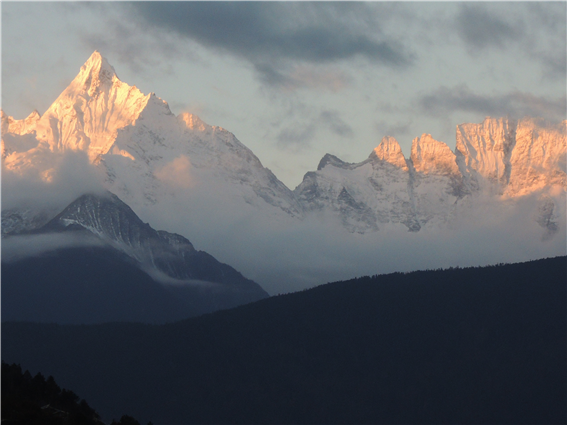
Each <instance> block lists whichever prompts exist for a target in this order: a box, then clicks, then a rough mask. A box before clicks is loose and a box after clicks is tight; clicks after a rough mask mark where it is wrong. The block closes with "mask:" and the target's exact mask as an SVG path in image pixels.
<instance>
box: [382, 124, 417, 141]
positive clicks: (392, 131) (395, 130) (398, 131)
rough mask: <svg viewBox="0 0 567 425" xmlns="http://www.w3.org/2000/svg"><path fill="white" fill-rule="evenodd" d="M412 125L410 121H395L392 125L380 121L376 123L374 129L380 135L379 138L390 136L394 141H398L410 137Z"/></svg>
mask: <svg viewBox="0 0 567 425" xmlns="http://www.w3.org/2000/svg"><path fill="white" fill-rule="evenodd" d="M412 124H413V122H412V120H407V121H396V122H394V123H391V122H387V121H384V120H380V121H379V122H377V123H376V125H375V127H376V130H377V131H378V134H380V135H381V136H392V137H394V138H396V139H399V138H401V137H402V136H408V135H410V132H411V130H412Z"/></svg>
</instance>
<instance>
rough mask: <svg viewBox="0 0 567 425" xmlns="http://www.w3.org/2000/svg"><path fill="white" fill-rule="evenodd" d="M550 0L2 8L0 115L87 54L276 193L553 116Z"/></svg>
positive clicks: (561, 74) (54, 84)
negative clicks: (222, 137) (416, 141)
mask: <svg viewBox="0 0 567 425" xmlns="http://www.w3.org/2000/svg"><path fill="white" fill-rule="evenodd" d="M566 6H567V3H565V2H556V3H552V2H534V3H528V2H521V3H512V2H492V3H490V2H482V3H462V2H460V3H451V2H443V3H426V2H419V3H409V2H403V3H402V2H389V3H385V2H365V3H358V2H347V3H340V2H332V3H326V2H317V3H306V2H297V3H291V2H284V3H281V2H253V3H245V2H231V3H224V2H203V3H201V2H157V3H153V2H139V3H125V2H121V3H117V2H96V3H86V2H66V3H46V2H45V3H43V2H42V3H33V2H2V5H1V7H2V108H3V110H4V111H5V112H6V113H7V114H9V115H12V116H14V117H15V118H24V117H25V116H27V115H28V114H29V113H30V112H31V111H33V109H37V110H38V111H39V112H40V113H43V112H45V110H46V109H47V108H48V107H49V105H50V104H51V103H52V102H53V101H54V100H55V98H56V97H57V96H58V95H59V93H60V92H61V91H62V90H63V89H64V88H65V87H66V86H67V85H68V84H69V82H70V81H71V80H72V79H73V78H74V77H75V75H76V74H77V73H78V72H79V68H80V67H81V65H82V64H83V63H84V62H85V61H86V60H87V59H88V58H89V56H90V55H91V54H92V52H93V51H94V50H99V51H100V52H101V53H102V55H103V56H105V57H106V58H107V59H108V61H109V62H110V63H111V64H112V65H113V66H114V68H115V70H116V72H117V74H118V76H119V77H120V79H121V80H123V81H125V82H126V83H128V84H130V85H136V86H137V87H139V88H140V90H142V92H144V93H149V92H155V93H156V94H157V95H158V96H159V97H161V98H162V99H164V100H166V101H167V102H168V103H169V105H170V108H171V109H172V111H173V112H174V113H175V114H179V113H181V112H184V111H189V112H193V113H195V114H197V115H198V116H200V117H201V118H202V119H203V120H204V121H205V122H207V123H209V124H211V125H218V126H221V127H224V128H226V129H227V130H229V131H231V132H233V133H234V134H235V135H236V137H237V138H238V139H239V140H240V141H241V142H243V143H244V144H245V145H246V146H248V147H249V148H250V149H252V151H253V152H254V153H255V154H256V155H257V156H258V157H259V158H260V160H261V161H262V163H263V164H264V166H266V167H268V168H270V169H271V170H272V171H273V172H274V173H275V174H276V175H277V176H278V177H279V178H280V179H281V180H282V181H283V182H284V183H285V184H287V185H288V186H289V187H290V188H291V189H293V188H295V186H296V185H298V184H299V183H300V182H301V180H302V177H303V175H304V174H305V172H307V171H310V170H314V169H315V168H316V167H317V164H318V162H319V160H320V159H321V158H322V157H323V155H324V154H325V153H332V154H334V155H336V156H338V157H339V158H341V159H343V160H345V161H348V162H360V161H362V160H364V159H365V158H366V157H367V156H368V155H369V154H370V152H371V151H372V149H373V148H374V147H376V146H377V145H378V143H379V142H380V140H381V138H382V137H383V136H385V135H390V136H394V137H395V138H396V139H398V141H399V142H400V144H401V145H402V149H403V151H404V154H405V155H406V156H409V154H410V146H411V140H412V139H413V138H415V137H417V136H420V135H421V134H422V133H430V134H432V136H433V137H434V138H436V139H437V140H441V141H444V142H445V143H447V144H448V145H449V146H450V147H451V149H453V148H454V146H455V126H456V125H457V124H460V123H462V122H481V121H482V119H483V118H484V117H485V116H506V115H510V116H513V117H521V116H525V115H531V116H541V117H544V118H547V119H549V120H552V121H559V120H561V119H565V108H566V106H565V102H566V29H565V28H566V20H567V15H566Z"/></svg>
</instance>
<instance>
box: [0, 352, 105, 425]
mask: <svg viewBox="0 0 567 425" xmlns="http://www.w3.org/2000/svg"><path fill="white" fill-rule="evenodd" d="M99 419H100V418H99V415H98V414H97V413H96V412H95V411H94V410H93V409H92V408H91V407H89V405H88V404H87V402H86V401H85V400H80V399H79V397H78V396H77V395H76V394H75V393H74V392H73V391H69V390H65V389H61V388H59V386H58V385H57V384H56V383H55V380H54V379H53V377H52V376H49V377H48V378H47V379H45V377H44V376H43V375H42V374H41V373H38V374H37V375H35V376H34V377H32V376H31V374H30V373H29V371H27V370H26V371H25V372H24V373H22V368H21V367H20V365H16V364H12V365H8V364H7V363H4V362H2V423H7V424H25V425H34V424H38V425H40V424H41V425H43V424H45V425H50V424H53V425H55V424H57V425H59V424H61V425H63V424H85V425H90V424H93V425H94V424H102V422H101V421H100V420H99Z"/></svg>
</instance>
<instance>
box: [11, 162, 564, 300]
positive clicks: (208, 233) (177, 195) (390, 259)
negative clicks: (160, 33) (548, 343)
mask: <svg viewBox="0 0 567 425" xmlns="http://www.w3.org/2000/svg"><path fill="white" fill-rule="evenodd" d="M65 155H66V156H65V157H64V158H63V157H62V158H61V159H60V162H58V163H57V164H58V165H57V166H56V167H54V171H53V174H52V179H51V180H50V181H49V182H46V181H44V180H42V179H41V178H40V173H38V175H37V176H36V177H35V178H29V177H20V176H17V175H16V174H14V173H10V172H8V171H6V170H3V171H2V209H3V210H5V209H8V208H12V207H21V206H22V205H23V206H26V205H27V206H31V205H33V206H35V207H45V206H48V207H50V208H52V211H53V215H55V214H56V213H57V212H59V211H61V210H62V209H63V208H64V207H66V206H67V205H68V204H69V203H71V202H72V201H73V200H74V199H76V198H77V197H79V196H80V195H81V194H83V193H85V192H92V191H99V190H102V185H101V184H100V181H101V179H100V176H99V175H98V174H97V170H96V169H95V168H94V167H93V166H92V165H90V164H89V162H88V158H86V155H84V154H81V153H68V154H65ZM177 165H179V166H178V167H177V168H176V170H177V169H179V170H181V171H184V170H185V168H187V167H184V163H180V164H177ZM185 171H186V170H185ZM163 183H164V184H165V185H166V186H167V185H168V182H167V181H165V182H163ZM170 183H171V182H170ZM208 183H210V182H208ZM167 188H169V189H168V192H171V196H164V197H163V198H162V200H161V201H160V202H159V203H158V204H155V205H152V206H140V205H130V206H131V207H132V208H133V209H134V211H135V212H136V213H137V214H138V215H139V216H140V218H141V219H142V220H143V221H145V222H148V223H149V224H150V225H151V226H152V227H153V228H154V229H156V230H167V231H170V232H174V233H178V234H181V235H183V236H185V237H187V238H188V239H189V240H190V241H191V242H192V243H193V245H194V246H195V248H196V249H198V250H203V251H206V252H208V253H209V254H211V255H213V256H214V257H215V258H217V259H218V260H219V261H221V262H224V263H226V264H229V265H230V266H232V267H234V268H235V269H236V270H238V271H240V272H241V273H242V274H243V275H244V276H246V277H247V278H249V279H252V280H254V281H256V282H257V283H259V284H260V285H261V286H262V287H263V288H264V289H265V290H266V291H267V292H268V293H270V294H278V293H286V292H291V291H296V290H301V289H304V288H308V287H312V286H315V285H319V284H324V283H327V282H330V281H336V280H344V279H349V278H353V277H356V276H363V275H374V274H382V273H391V272H395V271H411V270H418V269H434V268H440V267H443V268H444V267H455V266H461V267H464V266H479V265H488V264H495V263H507V262H519V261H527V260H531V259H537V258H545V257H553V256H558V255H565V254H566V253H567V246H566V245H567V243H566V238H565V235H566V228H565V227H566V226H565V205H563V204H564V203H565V202H564V197H561V195H558V198H557V199H556V202H555V205H556V208H557V209H558V210H557V211H555V215H556V216H557V217H558V218H557V220H556V223H557V230H556V231H555V232H549V230H546V229H544V228H542V227H541V226H540V225H538V224H537V222H536V218H537V214H538V197H537V195H534V196H533V197H529V198H524V199H522V200H520V201H514V202H513V203H504V202H500V201H495V200H494V199H492V200H491V199H487V200H485V201H483V202H481V201H480V200H477V201H478V202H475V207H474V209H468V210H467V209H463V210H462V211H463V212H462V213H461V214H460V215H459V216H457V217H455V218H454V220H453V221H451V222H450V223H447V225H446V226H444V227H443V228H438V229H428V228H422V229H421V230H420V231H419V232H417V233H410V232H408V231H407V229H406V227H405V226H402V225H391V226H382V227H381V228H380V230H379V231H378V232H375V233H367V234H364V235H359V234H352V233H348V232H347V231H346V230H344V228H343V227H342V226H341V225H340V223H339V222H338V221H337V219H335V218H333V217H323V216H316V215H313V216H311V217H308V218H307V219H305V220H303V221H301V220H298V219H291V218H287V217H283V216H282V215H279V214H273V213H274V211H275V209H274V208H271V207H267V209H266V208H263V209H262V208H260V209H258V208H256V207H254V206H252V205H248V204H246V203H244V202H242V200H241V199H240V200H237V199H236V198H234V196H235V195H234V194H232V195H233V198H232V199H231V193H229V192H226V193H225V192H223V188H222V187H219V188H214V187H211V185H210V184H207V188H206V189H205V188H202V187H200V186H199V185H195V186H193V185H185V186H182V187H178V186H175V187H174V185H173V183H171V184H170V185H169V186H167V187H164V190H166V189H167ZM224 190H226V189H224ZM561 199H563V201H561ZM558 200H559V202H558ZM561 202H563V204H562V203H561ZM57 208H59V210H57ZM282 217H283V218H282ZM86 243H87V244H91V243H94V242H91V241H88V242H86ZM84 244H85V242H84V241H80V240H78V239H77V238H76V237H75V236H74V235H36V236H21V237H10V238H6V239H3V241H2V260H3V261H7V260H8V261H13V260H14V259H18V258H21V257H22V256H26V255H40V254H42V253H45V252H48V251H50V250H53V249H55V248H58V247H59V248H60V247H71V246H80V245H84Z"/></svg>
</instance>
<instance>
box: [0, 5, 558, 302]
mask: <svg viewBox="0 0 567 425" xmlns="http://www.w3.org/2000/svg"><path fill="white" fill-rule="evenodd" d="M447 6H448V7H447V8H446V9H444V10H443V11H441V6H439V5H434V4H420V5H419V6H417V8H418V9H419V11H421V12H423V13H424V16H425V17H426V19H424V20H422V21H420V20H419V19H418V18H417V14H416V13H417V12H415V11H412V10H411V9H410V8H408V5H406V4H403V3H388V4H385V3H353V4H342V3H341V4H331V3H317V4H315V3H308V4H301V3H294V4H284V3H274V4H271V3H257V4H255V3H245V4H240V3H215V4H206V3H152V2H147V3H143V4H142V3H124V4H111V3H98V4H90V3H89V4H86V3H85V4H83V3H76V4H73V5H71V4H69V5H64V4H41V3H37V4H33V5H32V4H16V3H6V4H3V6H2V25H3V52H2V60H3V68H2V81H3V92H2V108H3V111H4V112H3V115H2V211H3V225H4V212H5V211H16V210H17V211H20V212H22V211H24V212H25V214H27V215H26V217H27V219H29V220H31V221H30V222H34V220H36V222H37V223H39V222H40V221H42V220H44V222H45V220H47V219H48V218H53V217H54V216H55V215H56V214H58V213H59V212H61V211H62V210H63V209H64V208H65V207H66V206H67V205H69V204H70V203H71V202H73V201H74V200H75V199H77V198H78V197H79V196H81V195H83V194H84V193H102V192H104V191H105V190H110V191H111V192H112V193H114V194H116V195H117V196H118V197H119V198H120V199H121V200H122V201H123V202H125V203H126V204H127V205H128V206H130V207H131V208H132V209H133V210H134V212H135V213H136V214H137V215H138V216H139V217H140V218H141V219H142V220H143V221H144V222H147V223H149V224H150V225H151V226H152V228H154V229H159V230H165V231H168V232H172V233H177V234H179V235H182V236H184V237H186V238H188V239H189V240H190V241H191V243H192V244H193V245H194V246H195V247H196V248H197V249H199V250H203V251H206V252H208V253H210V254H212V255H213V256H214V257H215V258H217V259H218V260H219V261H221V262H223V263H226V264H230V265H231V266H232V267H234V268H235V269H236V270H238V271H239V272H241V273H242V274H243V275H244V276H246V277H247V278H249V279H252V280H254V281H255V282H257V283H259V284H260V285H261V286H262V288H264V289H265V290H266V291H267V292H268V293H270V294H277V293H284V292H290V291H295V290H300V289H304V288H308V287H311V286H315V285H319V284H322V283H326V282H329V281H336V280H345V279H349V278H352V277H355V276H362V275H373V274H377V273H389V272H393V271H409V270H418V269H428V268H439V267H450V266H476V265H487V264H496V263H502V262H517V261H526V260H532V259H537V258H545V257H552V256H557V255H565V253H566V251H567V248H566V240H565V232H566V229H565V192H566V189H567V183H566V179H565V171H566V169H565V155H566V148H565V121H564V120H565V84H566V83H565V19H564V18H565V17H566V8H565V4H564V3H561V4H556V3H537V4H536V3H525V4H516V3H514V4H507V5H499V4H495V3H494V4H493V3H481V4H468V3H462V4H457V3H448V4H447ZM510 8H511V10H513V12H514V13H507V12H508V10H509V9H510ZM22 12H25V13H22ZM59 12H61V14H62V16H64V17H65V19H67V20H69V19H70V18H73V19H71V21H72V22H74V24H73V25H72V26H69V27H68V32H69V33H71V34H75V35H77V37H75V38H73V37H67V39H66V40H65V41H62V42H61V43H62V44H60V46H61V49H62V50H61V51H57V52H55V51H54V50H53V47H50V48H49V49H45V52H40V51H39V50H38V49H41V48H42V46H45V44H44V43H47V42H48V41H51V42H52V43H53V45H57V41H56V40H59V39H58V37H60V35H58V32H57V31H55V30H54V28H55V27H50V25H55V23H56V22H58V19H60V18H57V17H55V16H56V15H57V14H58V13H59ZM235 12H238V13H235ZM274 12H279V14H278V13H274ZM87 15H88V16H91V15H92V22H89V23H88V24H85V25H84V26H81V22H84V21H85V19H86V16H87ZM22 16H26V17H27V18H26V19H29V20H30V22H36V21H37V27H36V31H39V29H40V28H41V29H43V30H44V34H45V38H41V37H40V38H39V39H38V38H37V37H34V39H35V40H37V42H36V45H34V46H30V45H29V41H28V37H29V36H30V34H23V33H22V32H21V28H22V25H21V19H22ZM40 16H49V17H53V19H52V20H51V21H50V20H49V19H43V18H42V19H41V22H39V21H38V20H39V19H40ZM125 16H128V17H129V19H123V20H121V19H120V18H121V17H125ZM301 16H311V17H312V18H313V19H312V20H311V21H309V20H306V19H304V18H302V17H301ZM188 17H191V22H193V24H194V25H192V26H191V25H189V26H182V25H180V19H185V18H188ZM386 17H389V18H390V19H389V20H387V19H385V18H386ZM284 18H289V19H290V20H289V22H290V23H293V25H292V24H286V23H284ZM528 18H529V19H528ZM560 18H561V19H560ZM193 19H195V21H193ZM280 19H281V20H280ZM199 20H201V21H202V23H203V24H204V25H202V24H199V22H198V21H199ZM18 22H20V24H18ZM426 22H427V25H426ZM447 22H452V24H451V25H450V26H448V27H447V28H448V31H450V33H451V34H454V36H455V37H454V38H453V40H454V41H451V42H448V41H447V42H444V43H441V44H439V43H440V41H439V40H440V37H441V35H440V33H438V30H437V29H435V28H436V27H439V26H442V25H441V24H443V23H447ZM96 23H99V24H100V25H99V26H100V29H98V30H96V29H95V26H94V25H95V24H96ZM245 23H248V24H249V29H248V30H247V29H245V25H244V24H245ZM373 23H378V24H379V25H378V26H372V24H373ZM394 23H398V24H400V23H405V24H408V26H407V27H406V28H408V29H407V31H406V32H405V33H403V34H402V33H400V30H399V29H396V28H394V27H400V28H401V27H405V26H404V25H401V26H400V25H398V26H396V25H393V24H394ZM431 23H437V24H438V25H431ZM329 24H335V27H336V28H337V32H336V34H334V35H333V34H330V33H329V32H328V31H326V30H325V29H324V28H326V27H327V25H329ZM355 24H357V25H358V26H356V25H355ZM409 24H415V25H409ZM18 25H19V26H18ZM26 27H29V25H26ZM223 27H224V28H225V29H224V30H223V29H222V28H223ZM426 27H427V31H426V30H425V29H426ZM61 28H65V27H61ZM142 28H143V31H144V34H143V35H142V33H141V31H142ZM205 28H209V30H207V31H205ZM226 28H232V33H231V35H230V37H229V36H228V32H227V30H226ZM353 28H359V29H357V30H356V31H354V32H352V31H353V30H352V29H353ZM376 28H378V29H376ZM410 28H411V29H410ZM475 28H476V29H475ZM478 28H485V33H486V34H481V33H479V32H478ZM543 28H545V30H543ZM254 30H257V31H258V33H259V34H262V35H263V36H264V37H265V40H266V45H265V46H263V45H261V44H257V43H254V42H253V41H251V40H250V38H249V37H248V35H249V34H248V33H247V31H254ZM364 30H367V32H364ZM540 30H541V31H540ZM97 31H98V32H97ZM32 32H33V31H32ZM536 33H537V34H538V35H537V36H535V35H534V34H536ZM117 34H122V35H124V36H123V37H122V38H120V40H121V43H111V42H110V41H111V39H113V38H116V35H117ZM349 34H350V35H349ZM424 34H425V35H426V36H425V37H424V36H423V35H424ZM488 34H490V35H491V37H490V38H489V37H488ZM319 36H325V37H330V38H329V40H330V41H333V40H335V41H337V40H342V44H341V43H338V44H337V43H335V44H333V43H331V44H332V46H333V47H332V48H329V49H328V50H325V49H321V50H318V49H316V48H314V49H313V51H311V50H305V49H303V48H302V47H301V46H302V45H303V44H302V43H304V42H312V43H316V40H320V38H319ZM341 37H342V38H341ZM71 40H75V41H71ZM550 40H552V41H550ZM558 40H559V41H558ZM561 40H562V41H561ZM142 41H144V43H142ZM166 45H167V46H169V47H168V48H167V49H164V48H163V46H166ZM313 46H315V47H316V46H318V44H313ZM432 46H436V47H432ZM426 47H428V48H429V47H430V48H431V49H430V50H428V49H426ZM25 49H28V50H26V51H27V52H29V53H27V54H26V58H24V57H23V56H22V53H21V52H22V51H23V50H25ZM95 49H100V50H101V51H102V53H103V54H104V55H108V58H109V59H110V60H111V62H112V64H113V65H115V66H116V70H115V68H114V67H113V66H112V65H111V63H110V62H109V61H108V60H107V59H105V57H103V56H102V55H101V54H100V53H99V52H98V51H96V52H95V53H92V51H93V50H95ZM426 51H430V52H431V53H430V54H429V55H427V54H425V53H423V52H426ZM34 52H35V53H36V55H34V54H33V53H34ZM47 52H51V55H50V56H49V57H46V54H47ZM89 55H91V57H90V59H88V60H87V62H86V63H85V64H84V65H83V67H82V68H81V69H80V71H79V74H78V75H77V69H78V67H79V66H80V64H81V63H82V62H84V61H85V59H86V58H88V57H89ZM29 57H34V60H35V61H37V63H35V64H34V63H30V61H29V59H28V58H29ZM449 58H456V59H455V60H453V61H451V60H449ZM42 60H45V63H46V65H45V66H44V67H43V68H42V70H44V72H40V70H39V69H38V68H37V64H39V63H42ZM71 62H72V63H71ZM349 63H353V64H354V65H355V66H354V65H353V66H351V65H349ZM503 63H507V64H510V63H514V64H516V65H514V67H512V68H510V67H508V68H505V67H503V65H502V64H503ZM356 67H358V69H359V70H357V68H356ZM227 69H230V70H232V74H231V73H228V72H227V71H226V70H227ZM417 69H421V70H422V74H419V72H418V71H417ZM439 69H441V70H442V71H441V72H439V76H436V77H433V76H434V75H436V71H438V70H439ZM464 69H466V71H463V72H461V71H462V70H464ZM55 70H57V74H58V76H54V75H53V72H54V71H55ZM205 70H213V71H211V72H209V75H206V74H207V72H206V71H205ZM74 74H75V75H76V77H75V78H74V79H73V75H74ZM181 74H183V78H180V76H181ZM118 75H120V78H119V77H118ZM26 78H27V81H26ZM442 78H443V79H442ZM71 80H72V81H71ZM70 81H71V82H70ZM237 81H238V84H236V82H237ZM426 81H427V83H426ZM386 82H387V83H386ZM132 83H136V84H137V85H136V86H131V85H129V84H132ZM363 83H364V84H363ZM168 84H169V85H168ZM154 87H155V88H154ZM153 90H155V91H156V92H155V93H154V92H153ZM213 93H215V94H213ZM361 93H364V95H362V94H361ZM58 96H59V97H58ZM182 97H183V98H182ZM48 98H49V99H48ZM166 101H167V102H169V103H167V102H166ZM34 102H35V103H34ZM50 105H51V106H50ZM34 109H37V110H41V111H42V112H41V113H39V112H34V113H32V114H31V115H29V114H30V112H32V111H33V110H34ZM43 111H45V112H43ZM173 111H176V112H175V113H174V112H173ZM177 111H182V112H180V113H179V112H177ZM10 115H12V116H15V118H11V117H10ZM26 116H27V118H25V119H24V117H26ZM489 116H490V117H491V118H490V117H489ZM217 125H222V126H223V127H218V126H217ZM435 134H437V135H438V136H436V135H435ZM384 136H391V137H384ZM327 153H328V155H326V154H327ZM256 155H258V156H256ZM260 159H261V160H260ZM318 164H319V165H318ZM270 169H271V170H272V171H273V172H272V171H270ZM305 173H307V174H305ZM302 176H303V180H302V179H301V177H302ZM283 182H286V184H287V185H286V184H284V183H283ZM292 185H293V186H296V188H295V190H291V189H292V187H293V186H292ZM37 223H36V224H37ZM12 237H14V236H12ZM22 237H23V236H22ZM12 241H14V239H13V240H12ZM42 243H43V245H42V246H45V247H46V249H48V248H49V249H50V248H51V246H52V244H51V242H48V241H43V242H42ZM65 243H74V242H70V241H67V242H65ZM21 247H22V244H17V243H14V242H9V243H4V242H3V246H2V250H3V257H10V256H11V255H16V253H15V252H16V251H15V250H17V249H19V250H20V251H18V252H17V255H23V254H21ZM11 249H13V250H14V251H13V252H11ZM34 255H37V252H36V253H34Z"/></svg>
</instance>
